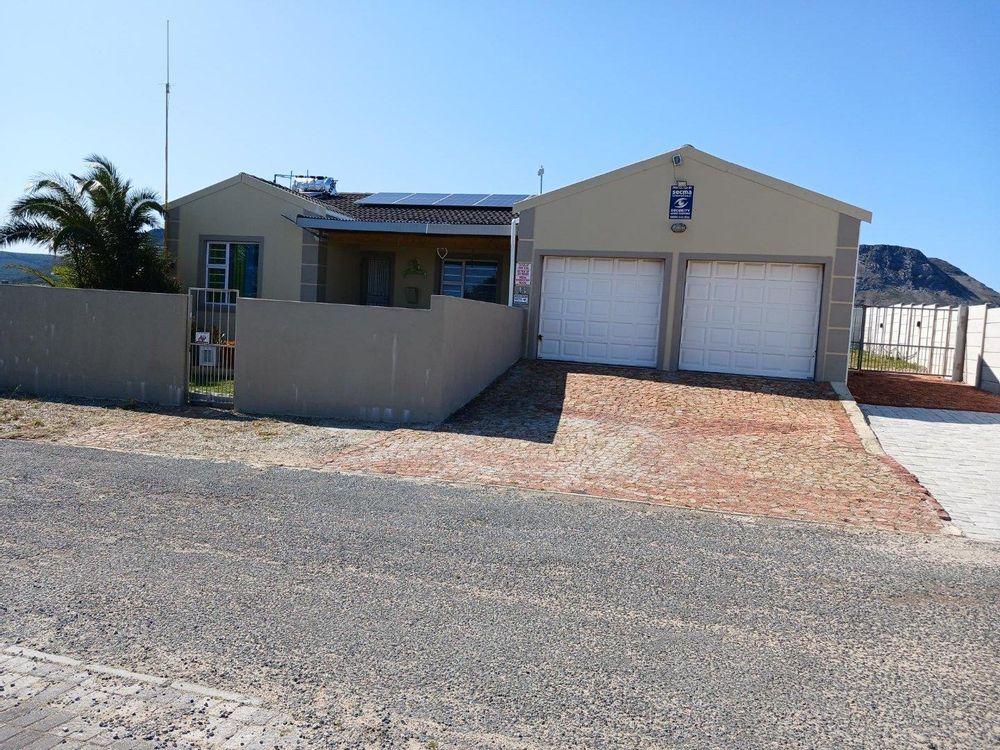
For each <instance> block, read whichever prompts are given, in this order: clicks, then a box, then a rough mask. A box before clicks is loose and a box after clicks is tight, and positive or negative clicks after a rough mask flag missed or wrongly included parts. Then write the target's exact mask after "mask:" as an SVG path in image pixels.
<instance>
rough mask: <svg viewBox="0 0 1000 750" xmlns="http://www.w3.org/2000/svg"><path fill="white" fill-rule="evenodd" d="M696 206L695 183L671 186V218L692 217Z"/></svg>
mask: <svg viewBox="0 0 1000 750" xmlns="http://www.w3.org/2000/svg"><path fill="white" fill-rule="evenodd" d="M693 208H694V185H671V186H670V219H672V220H673V219H690V218H691V210H692V209H693Z"/></svg>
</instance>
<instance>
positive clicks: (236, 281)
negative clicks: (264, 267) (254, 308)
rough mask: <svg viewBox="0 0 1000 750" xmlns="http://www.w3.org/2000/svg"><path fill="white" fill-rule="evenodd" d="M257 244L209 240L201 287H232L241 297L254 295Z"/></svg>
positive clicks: (258, 251) (257, 258)
mask: <svg viewBox="0 0 1000 750" xmlns="http://www.w3.org/2000/svg"><path fill="white" fill-rule="evenodd" d="M259 260H260V245H258V244H256V243H252V242H209V243H208V247H207V249H206V252H205V286H207V287H208V288H209V289H235V290H236V291H237V292H239V295H240V296H241V297H256V296H257V267H258V262H259Z"/></svg>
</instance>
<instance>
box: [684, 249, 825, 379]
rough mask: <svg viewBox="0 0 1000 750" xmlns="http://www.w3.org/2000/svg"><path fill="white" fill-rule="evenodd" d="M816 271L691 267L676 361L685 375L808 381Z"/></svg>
mask: <svg viewBox="0 0 1000 750" xmlns="http://www.w3.org/2000/svg"><path fill="white" fill-rule="evenodd" d="M822 284H823V272H822V266H820V265H813V264H805V263H763V262H750V261H691V262H689V263H688V267H687V281H686V284H685V297H684V304H683V319H682V321H681V347H680V352H679V355H678V360H679V364H680V366H681V367H682V368H683V369H690V370H702V371H708V372H731V373H736V374H746V375H771V376H777V377H795V378H809V377H812V376H813V373H814V371H815V362H816V344H817V339H818V330H817V329H818V327H819V308H820V299H821V294H822Z"/></svg>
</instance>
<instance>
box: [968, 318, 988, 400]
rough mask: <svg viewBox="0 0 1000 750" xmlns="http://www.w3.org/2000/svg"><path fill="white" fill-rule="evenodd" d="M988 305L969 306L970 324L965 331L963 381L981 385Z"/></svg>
mask: <svg viewBox="0 0 1000 750" xmlns="http://www.w3.org/2000/svg"><path fill="white" fill-rule="evenodd" d="M987 310H988V308H987V307H986V305H977V306H976V307H970V308H969V324H968V327H967V328H966V333H965V362H964V364H963V367H962V382H964V383H968V384H969V385H976V386H978V385H979V361H980V359H981V357H982V356H983V329H984V328H985V327H986V311H987Z"/></svg>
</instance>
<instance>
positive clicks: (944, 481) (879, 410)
mask: <svg viewBox="0 0 1000 750" xmlns="http://www.w3.org/2000/svg"><path fill="white" fill-rule="evenodd" d="M861 409H862V411H863V412H864V413H865V416H866V417H867V418H868V422H869V424H871V426H872V429H873V430H874V431H875V434H876V435H877V436H878V439H879V442H880V443H882V447H883V448H884V449H885V450H886V451H887V452H888V453H889V454H890V455H891V456H893V457H894V458H895V459H896V460H897V461H899V462H900V463H901V464H902V465H903V466H905V467H906V468H907V469H908V470H909V471H911V472H913V474H915V475H916V477H917V478H918V479H919V480H920V481H921V482H922V483H923V484H924V486H926V487H927V488H928V489H929V490H930V491H931V492H932V493H933V494H934V497H935V498H937V500H938V501H939V502H940V503H941V504H942V505H943V506H944V508H945V510H946V511H948V514H949V515H950V516H951V519H952V521H954V523H955V524H956V525H957V526H958V527H959V528H960V529H962V531H964V532H965V533H966V534H967V535H968V536H969V537H971V538H974V539H981V540H984V541H993V542H1000V414H987V413H983V412H974V411H955V410H950V409H911V408H902V407H895V406H870V405H862V407H861Z"/></svg>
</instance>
